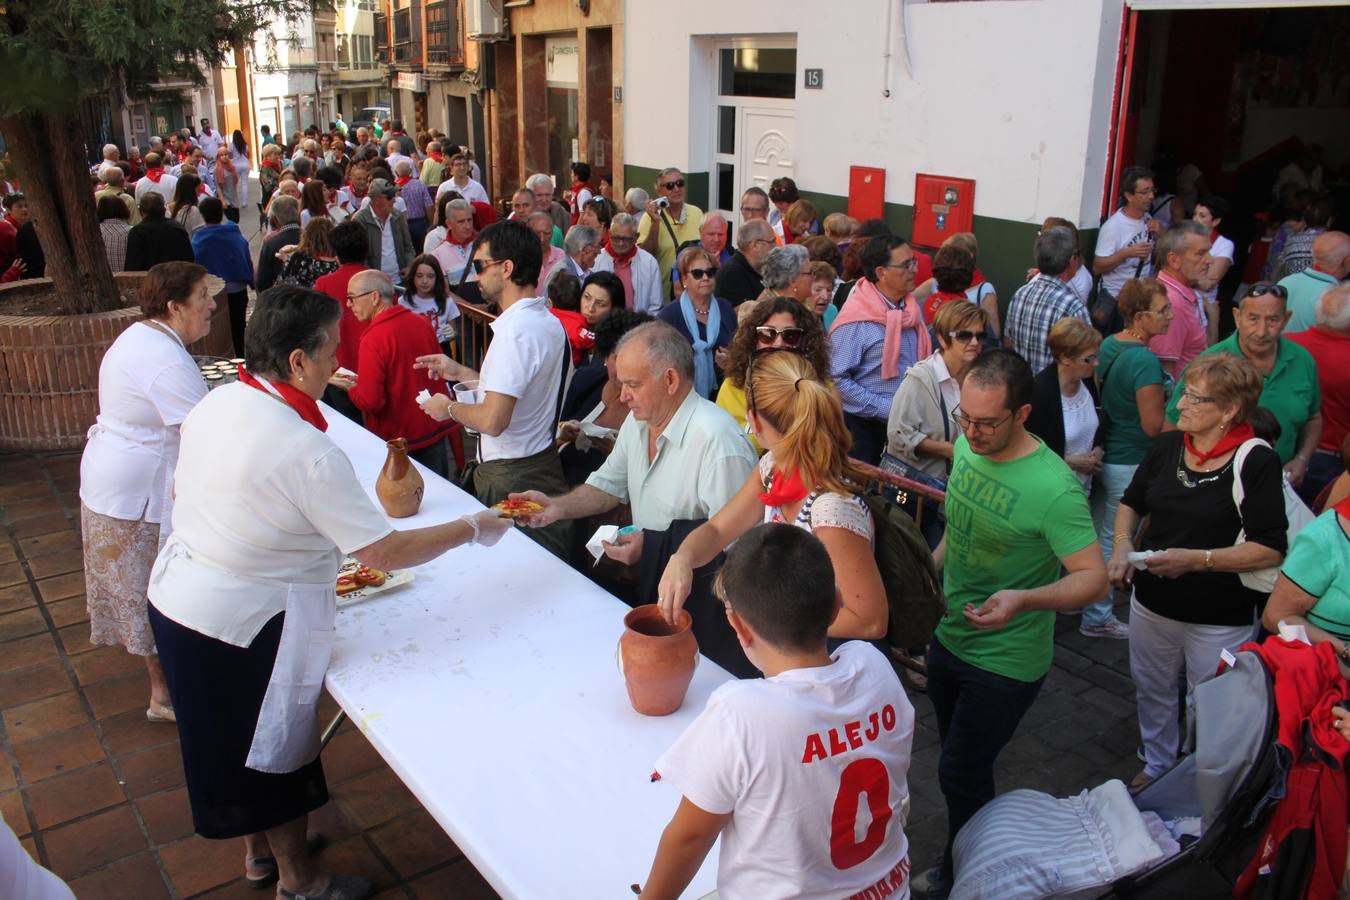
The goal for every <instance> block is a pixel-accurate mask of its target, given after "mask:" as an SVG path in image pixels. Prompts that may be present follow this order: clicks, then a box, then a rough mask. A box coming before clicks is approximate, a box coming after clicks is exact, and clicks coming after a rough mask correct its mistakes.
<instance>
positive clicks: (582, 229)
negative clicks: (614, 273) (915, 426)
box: [539, 225, 600, 293]
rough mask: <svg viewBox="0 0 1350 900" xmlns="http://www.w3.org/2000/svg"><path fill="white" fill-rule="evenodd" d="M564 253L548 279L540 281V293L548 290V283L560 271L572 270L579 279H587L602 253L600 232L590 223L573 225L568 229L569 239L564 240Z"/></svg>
mask: <svg viewBox="0 0 1350 900" xmlns="http://www.w3.org/2000/svg"><path fill="white" fill-rule="evenodd" d="M563 253H565V254H567V255H566V256H564V257H563V261H562V262H561V263H560V264H558V265H557V266H554V267H553V271H551V272H549V273H548V278H547V279H546V280H544V281H541V282H540V283H539V291H540V293H547V292H548V283H549V282H550V281H552V280H553V279H554V277H555V276H556V275H557V274H558V273H559V272H571V273H572V274H573V275H575V276H576V277H577V281H585V280H586V276H587V275H589V274H591V269H592V268H593V267H594V266H595V257H596V256H597V255H598V254H599V253H600V232H598V231H596V230H595V229H594V228H592V227H590V226H589V225H573V226H572V227H571V228H569V229H568V231H567V239H566V240H564V241H563Z"/></svg>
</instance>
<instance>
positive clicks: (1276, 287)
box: [1247, 281, 1289, 300]
mask: <svg viewBox="0 0 1350 900" xmlns="http://www.w3.org/2000/svg"><path fill="white" fill-rule="evenodd" d="M1266 294H1272V295H1274V296H1276V297H1279V298H1280V299H1281V300H1288V299H1289V292H1288V291H1287V290H1285V289H1284V285H1280V284H1272V283H1271V282H1269V281H1258V282H1257V283H1256V284H1254V285H1252V287H1251V290H1249V291H1247V296H1248V297H1264V296H1265V295H1266Z"/></svg>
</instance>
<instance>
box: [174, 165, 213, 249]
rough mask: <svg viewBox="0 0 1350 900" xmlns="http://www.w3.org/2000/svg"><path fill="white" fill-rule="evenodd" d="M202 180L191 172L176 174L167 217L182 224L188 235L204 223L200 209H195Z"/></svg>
mask: <svg viewBox="0 0 1350 900" xmlns="http://www.w3.org/2000/svg"><path fill="white" fill-rule="evenodd" d="M201 183H202V180H201V179H200V178H198V177H197V176H196V175H194V174H192V173H188V174H186V175H180V176H178V184H176V185H174V189H173V202H172V203H170V204H169V218H170V219H172V220H173V221H174V222H177V223H178V224H179V225H180V226H182V228H183V230H184V231H186V232H187V233H188V236H189V237H190V236H191V235H192V233H193V232H194V231H196V230H197V229H198V228H201V227H202V225H203V224H205V223H204V221H203V219H202V214H201V210H199V209H197V197H198V194H199V191H198V190H197V189H198V187H200V186H201Z"/></svg>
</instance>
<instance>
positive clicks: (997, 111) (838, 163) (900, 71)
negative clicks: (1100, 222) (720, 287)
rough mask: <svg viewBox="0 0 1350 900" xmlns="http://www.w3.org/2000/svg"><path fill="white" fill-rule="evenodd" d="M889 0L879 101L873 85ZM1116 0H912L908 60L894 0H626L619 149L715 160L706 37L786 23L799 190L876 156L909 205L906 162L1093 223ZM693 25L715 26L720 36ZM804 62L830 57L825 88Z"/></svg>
mask: <svg viewBox="0 0 1350 900" xmlns="http://www.w3.org/2000/svg"><path fill="white" fill-rule="evenodd" d="M888 7H890V8H891V9H892V11H893V13H894V15H895V22H894V24H893V26H892V29H891V31H890V37H891V38H892V40H891V41H890V44H891V50H892V53H893V56H892V58H891V61H890V78H889V84H890V89H891V96H890V97H889V98H887V97H883V95H882V91H883V88H884V87H885V85H886V66H885V64H884V61H883V56H882V54H883V49H884V47H885V44H886V43H887V42H886V37H887V32H886V29H885V21H886V15H887V9H888ZM1118 7H1119V3H1118V2H1115V0H985V2H978V3H935V4H913V3H911V4H907V5H906V6H905V8H906V9H907V13H906V22H905V28H904V31H905V32H906V33H907V34H908V49H909V59H910V61H911V62H912V66H913V69H912V73H911V71H910V70H909V69H908V68H907V67H906V63H905V53H904V50H903V49H902V48H901V40H900V35H901V32H902V27H901V23H900V22H899V18H900V17H899V10H900V9H901V8H902V4H901V3H900V2H899V0H847V2H836V3H833V4H822V3H820V2H818V0H738V2H734V3H728V2H726V0H684V2H683V3H681V4H680V11H679V14H678V15H676V16H672V15H671V14H670V10H669V7H667V6H663V5H661V4H653V3H647V2H642V0H635V2H630V3H629V4H628V5H627V9H626V11H625V16H626V18H627V23H626V33H627V40H626V41H625V42H624V49H625V59H624V100H625V133H624V140H625V156H626V161H627V162H628V163H629V164H633V165H642V166H650V167H653V168H659V167H662V166H666V165H677V166H682V167H684V168H685V169H686V170H688V171H695V172H706V171H709V170H710V169H711V167H712V165H711V159H710V157H711V150H712V139H711V136H710V132H711V123H712V114H711V112H710V110H709V107H710V105H711V102H712V99H713V84H714V82H715V80H716V77H717V70H716V57H715V54H714V53H713V52H712V47H713V44H714V42H715V37H716V36H717V35H725V36H733V35H734V36H740V35H773V36H783V35H786V36H792V35H795V36H796V45H797V67H798V74H797V84H798V87H797V99H796V111H797V117H796V141H797V147H796V153H797V165H796V172H797V183H798V185H799V186H800V187H801V188H803V189H804V190H811V191H819V192H823V193H829V194H836V195H840V196H843V195H847V193H848V167H849V166H850V165H868V166H879V167H882V168H884V169H886V200H887V201H888V202H891V203H903V204H912V203H913V202H914V175H915V173H916V172H932V173H937V174H943V175H952V176H960V177H966V178H974V179H975V180H976V190H975V212H976V214H978V215H982V216H992V217H997V218H1002V219H1011V220H1015V221H1024V222H1039V221H1040V220H1042V219H1043V218H1044V217H1046V216H1049V215H1059V216H1073V215H1075V214H1077V215H1078V216H1079V218H1080V221H1082V223H1083V224H1085V225H1091V226H1095V225H1096V223H1097V218H1096V212H1095V210H1096V207H1097V206H1099V204H1100V193H1101V183H1102V177H1103V173H1104V171H1105V155H1106V140H1107V134H1108V130H1109V118H1110V105H1111V92H1112V90H1113V89H1114V79H1115V62H1116V60H1115V56H1116V50H1117V42H1118V38H1119V27H1120V16H1121V11H1120V9H1119V8H1118ZM701 23H716V28H717V31H716V34H715V35H713V34H710V33H709V32H708V31H706V30H702V29H700V24H701ZM681 26H684V27H685V28H687V29H689V30H688V31H687V32H685V33H683V34H682V33H680V31H679V29H680V28H681ZM806 68H823V69H824V70H825V71H824V89H823V90H804V89H803V88H802V87H801V81H802V70H804V69H806ZM686 85H687V86H688V90H687V92H686V90H685V86H686ZM1085 185H1086V186H1087V189H1086V192H1085V187H1084V186H1085ZM1087 195H1091V198H1090V199H1089V197H1088V196H1087Z"/></svg>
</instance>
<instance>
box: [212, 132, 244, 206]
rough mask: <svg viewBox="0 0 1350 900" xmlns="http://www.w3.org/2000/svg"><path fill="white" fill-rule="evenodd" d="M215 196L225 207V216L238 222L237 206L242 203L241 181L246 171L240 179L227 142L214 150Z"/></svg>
mask: <svg viewBox="0 0 1350 900" xmlns="http://www.w3.org/2000/svg"><path fill="white" fill-rule="evenodd" d="M215 178H216V197H217V199H219V200H220V202H221V204H222V205H223V206H224V207H225V218H227V219H229V220H230V221H231V222H234V223H235V224H238V223H239V207H241V206H243V205H244V201H243V197H242V195H241V192H240V184H241V182H246V181H247V178H248V174H247V172H246V173H245V174H244V178H243V179H240V177H239V171H238V170H237V169H236V168H235V167H234V154H233V153H232V152H231V148H230V146H229V145H228V144H221V145H220V147H219V148H217V150H216V171H215Z"/></svg>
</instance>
